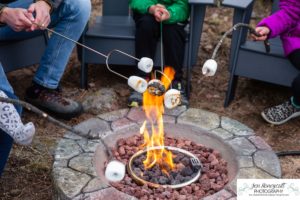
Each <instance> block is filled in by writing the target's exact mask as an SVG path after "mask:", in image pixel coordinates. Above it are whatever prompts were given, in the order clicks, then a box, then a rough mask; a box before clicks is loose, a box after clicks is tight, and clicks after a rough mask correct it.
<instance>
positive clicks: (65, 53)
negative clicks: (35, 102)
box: [0, 0, 91, 176]
mask: <svg viewBox="0 0 300 200" xmlns="http://www.w3.org/2000/svg"><path fill="white" fill-rule="evenodd" d="M32 2H33V0H18V1H15V2H13V3H10V4H8V7H12V8H26V9H27V8H28V7H29V5H30V4H32ZM90 12H91V3H90V0H64V1H62V3H61V5H60V6H59V7H58V8H57V9H56V10H54V11H53V12H52V13H51V23H50V25H49V28H53V29H54V30H55V31H56V32H59V33H60V34H63V35H65V36H67V37H69V38H71V39H73V40H78V39H79V37H80V35H81V34H82V32H83V30H84V28H85V26H86V23H87V21H88V19H89V16H90ZM38 34H43V32H42V31H34V32H25V31H22V32H15V31H13V30H12V29H11V28H10V27H8V26H5V27H2V28H0V38H1V40H18V39H25V38H30V37H33V36H36V35H38ZM74 46H75V44H74V43H73V42H71V41H68V40H66V39H64V38H62V37H60V36H57V35H55V34H52V35H51V37H50V39H49V41H48V44H47V48H46V50H45V52H44V54H43V56H42V58H41V61H40V65H39V67H38V69H37V72H36V73H35V76H34V81H35V82H36V83H38V84H40V85H42V86H44V87H47V88H49V89H55V88H57V87H58V84H59V81H60V79H61V77H62V75H63V73H64V70H65V68H66V65H67V62H68V60H69V57H70V55H71V53H72V51H73V48H74ZM20 53H22V52H20ZM0 62H1V61H0ZM0 89H1V90H2V91H4V92H5V93H6V95H7V96H9V97H11V98H16V96H15V95H14V91H13V89H12V87H11V85H10V84H9V82H8V81H7V78H6V75H5V73H4V71H3V68H2V65H1V64H0ZM17 109H18V111H19V113H21V108H20V107H17ZM12 144H13V140H12V138H11V137H10V136H9V135H8V134H6V133H4V132H3V131H1V130H0V176H1V174H2V171H3V169H4V167H5V164H6V162H7V158H8V155H9V152H10V150H11V148H12Z"/></svg>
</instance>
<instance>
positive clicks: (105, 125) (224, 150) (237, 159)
mask: <svg viewBox="0 0 300 200" xmlns="http://www.w3.org/2000/svg"><path fill="white" fill-rule="evenodd" d="M144 120H145V116H144V112H143V111H142V110H141V109H122V110H118V111H114V112H110V113H105V114H102V115H98V116H97V117H96V118H92V119H89V120H87V121H84V122H82V123H80V124H79V125H78V126H77V128H79V129H81V130H83V131H85V132H87V131H88V130H91V132H90V137H92V138H93V139H89V140H87V139H85V138H82V137H79V136H77V135H75V134H72V133H69V132H68V133H66V134H65V136H64V138H63V139H61V140H60V141H59V143H58V146H57V149H56V151H55V161H54V164H53V173H52V174H53V184H54V190H55V196H54V199H60V200H66V199H91V200H92V199H118V200H123V199H124V200H125V199H126V200H127V199H136V198H135V197H133V196H129V195H127V194H125V193H123V192H120V191H119V190H117V189H115V188H114V187H111V186H110V185H109V184H108V182H107V180H106V179H105V177H104V171H103V168H104V162H105V161H107V158H106V155H105V153H104V151H103V146H102V145H101V144H100V143H99V137H102V138H103V139H104V140H105V142H106V143H107V144H108V145H109V146H111V147H113V146H114V145H115V144H116V141H117V140H118V139H120V138H127V137H130V136H132V135H134V134H138V133H139V128H140V126H141V124H142V122H143V121H144ZM164 123H165V132H166V133H167V134H168V135H170V136H173V137H182V138H188V139H190V140H192V141H195V142H197V143H200V144H204V145H206V146H208V147H211V148H213V149H216V150H218V151H219V152H221V155H222V157H223V158H224V159H225V160H226V161H227V162H228V176H229V183H228V184H227V185H226V186H225V188H224V189H222V190H221V191H219V192H217V193H215V194H213V195H211V196H207V197H205V198H204V200H215V199H222V200H223V199H230V200H234V199H236V180H237V179H238V178H280V177H281V169H280V163H279V160H278V158H277V156H276V154H275V153H274V152H273V151H272V149H271V147H270V146H269V145H268V144H266V143H265V142H264V140H263V139H262V138H260V137H258V136H255V133H254V131H253V130H252V129H250V128H249V127H247V126H245V125H243V124H241V123H240V122H238V121H236V120H232V119H230V118H227V117H223V116H219V115H217V114H215V113H211V112H208V111H205V110H201V109H194V108H190V109H186V108H185V107H184V106H182V107H178V108H176V109H173V110H166V112H165V115H164Z"/></svg>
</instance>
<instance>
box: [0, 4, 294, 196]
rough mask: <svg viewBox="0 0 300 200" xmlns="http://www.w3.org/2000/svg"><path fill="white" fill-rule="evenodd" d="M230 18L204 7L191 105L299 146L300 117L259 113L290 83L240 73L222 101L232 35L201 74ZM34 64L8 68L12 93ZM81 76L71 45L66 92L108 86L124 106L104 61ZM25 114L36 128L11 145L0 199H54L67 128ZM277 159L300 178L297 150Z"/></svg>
mask: <svg viewBox="0 0 300 200" xmlns="http://www.w3.org/2000/svg"><path fill="white" fill-rule="evenodd" d="M96 2H97V1H96V0H93V6H94V12H93V15H95V14H96V13H99V10H100V9H101V6H100V5H99V3H96ZM98 2H99V1H98ZM269 9H270V1H268V0H261V1H257V3H256V5H255V12H254V16H253V17H254V18H255V20H256V21H257V20H259V19H260V18H262V17H263V16H265V15H266V13H268V11H269ZM231 19H232V10H231V9H224V8H221V9H218V8H214V7H209V8H208V10H207V14H206V18H205V24H204V30H203V34H202V40H201V45H200V49H199V54H198V61H197V64H196V66H195V67H194V68H193V73H192V80H191V81H192V92H191V96H190V107H193V108H201V109H205V110H209V111H212V112H215V113H217V114H219V115H223V116H228V117H230V118H232V119H236V120H238V121H240V122H242V123H244V124H246V125H247V126H249V127H250V128H252V129H254V130H255V132H256V134H257V135H258V136H260V137H262V138H263V139H264V140H265V141H266V142H267V143H268V144H269V145H270V146H271V147H272V148H273V150H274V151H287V150H300V130H299V127H300V119H294V120H292V121H290V122H288V123H286V124H284V125H281V126H273V125H270V124H268V123H266V122H265V121H263V119H262V118H261V116H260V112H261V111H262V110H263V109H264V108H265V107H268V106H271V105H276V104H278V103H281V102H282V101H284V100H286V99H287V98H288V97H289V96H290V95H291V92H290V89H289V88H285V87H281V86H277V85H272V84H267V83H263V82H258V81H254V80H249V79H246V78H240V80H239V84H238V87H237V91H236V97H235V99H234V101H233V102H232V103H231V104H230V106H229V107H227V108H224V107H223V103H224V98H225V92H226V90H227V82H228V77H229V73H228V71H227V66H228V56H229V44H230V39H226V41H225V43H224V44H223V45H222V48H221V49H220V51H219V55H218V57H217V60H218V63H219V69H218V72H217V74H216V76H214V77H204V76H203V75H202V73H201V67H202V64H203V63H204V61H205V60H206V59H207V58H209V57H210V56H211V54H212V50H213V48H214V46H215V44H216V43H217V41H218V39H219V38H220V37H221V34H222V33H224V32H225V31H226V30H228V29H229V28H230V25H231ZM255 20H254V22H253V23H254V24H255V22H256V21H255ZM125 69H126V71H125ZM35 70H36V66H33V67H31V68H26V69H22V70H18V71H15V72H12V73H9V74H8V77H9V80H10V82H11V84H12V85H13V87H14V89H15V92H16V94H17V95H18V96H19V97H20V98H21V99H22V98H23V97H24V90H25V88H27V87H28V86H29V85H30V83H31V80H32V76H33V73H34V71H35ZM116 70H119V71H120V72H122V73H132V71H131V70H130V69H129V70H128V68H125V67H122V69H120V68H116ZM79 77H80V63H79V61H78V60H77V57H76V53H75V51H74V54H73V56H72V58H71V59H70V62H69V65H68V67H67V69H66V73H65V75H64V77H63V79H62V81H61V86H62V88H63V92H64V94H65V96H67V97H71V98H73V99H77V100H79V101H83V100H84V98H85V97H86V96H87V95H89V94H91V93H93V92H95V91H97V90H99V89H100V88H102V87H111V88H114V90H115V91H116V92H117V94H118V102H119V105H118V108H126V107H127V104H126V103H127V97H128V95H129V88H128V86H127V85H126V83H125V81H124V80H123V79H120V78H118V77H116V76H115V75H114V74H111V73H110V72H108V70H106V68H105V67H104V66H99V65H91V66H90V67H89V85H90V88H89V89H88V90H82V89H79ZM103 112H105V111H103ZM99 114H100V113H99ZM91 117H94V115H93V114H90V113H84V114H82V115H81V116H80V117H77V118H75V119H72V120H70V121H64V122H65V123H67V124H69V125H76V124H78V123H80V122H82V121H84V120H86V119H89V118H91ZM23 120H24V121H25V122H27V121H33V122H34V123H35V125H36V128H37V134H36V137H35V138H34V141H33V144H32V145H31V146H29V147H23V146H18V145H14V148H13V151H12V152H11V154H10V158H9V162H8V164H7V166H6V169H5V172H4V174H3V176H2V177H1V179H0V199H3V200H4V199H5V200H6V199H14V200H16V199H22V200H32V199H39V200H40V199H43V200H47V199H52V185H51V169H52V161H53V158H52V155H53V152H54V150H55V145H56V142H57V141H58V140H59V139H60V138H61V137H62V135H63V134H64V132H65V131H64V130H63V129H61V128H59V127H56V126H54V125H53V124H51V123H49V122H48V121H45V120H43V119H40V118H39V117H37V115H36V114H34V113H31V112H28V111H25V112H24V115H23ZM280 162H281V167H282V175H283V178H300V157H299V156H286V157H281V158H280Z"/></svg>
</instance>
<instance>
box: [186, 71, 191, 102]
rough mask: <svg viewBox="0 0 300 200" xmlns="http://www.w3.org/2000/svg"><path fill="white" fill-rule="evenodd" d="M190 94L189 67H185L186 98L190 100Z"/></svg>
mask: <svg viewBox="0 0 300 200" xmlns="http://www.w3.org/2000/svg"><path fill="white" fill-rule="evenodd" d="M190 94H191V67H189V66H187V76H186V97H187V98H188V99H190Z"/></svg>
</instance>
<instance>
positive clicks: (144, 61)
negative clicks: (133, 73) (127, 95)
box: [138, 57, 153, 73]
mask: <svg viewBox="0 0 300 200" xmlns="http://www.w3.org/2000/svg"><path fill="white" fill-rule="evenodd" d="M138 68H139V70H141V71H143V72H145V73H150V72H151V71H152V69H153V60H152V59H150V58H147V57H142V58H141V59H140V61H139V62H138Z"/></svg>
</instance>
